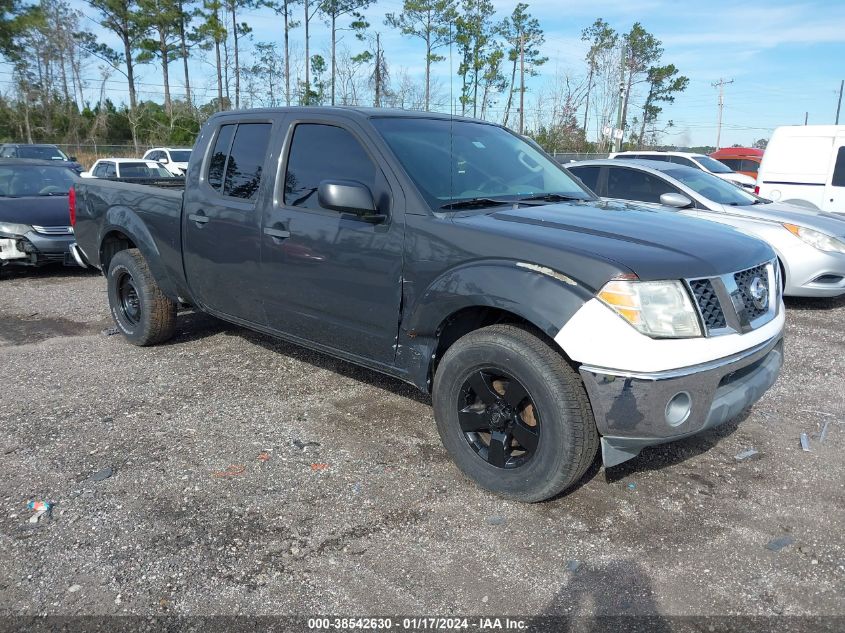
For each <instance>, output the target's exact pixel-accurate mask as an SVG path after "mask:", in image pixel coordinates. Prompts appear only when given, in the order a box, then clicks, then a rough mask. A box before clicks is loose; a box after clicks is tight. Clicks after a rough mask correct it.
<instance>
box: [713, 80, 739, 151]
mask: <svg viewBox="0 0 845 633" xmlns="http://www.w3.org/2000/svg"><path fill="white" fill-rule="evenodd" d="M733 82H734V80H733V79H731V80H730V81H725V80H724V79H722V78H719V81H717V82H716V83H714V84H713V87H714V88H718V89H719V127H718V128H717V129H716V149H719V148H720V147H722V145H721V143H722V108H724V107H725V86H727V85H728V84H732V83H733Z"/></svg>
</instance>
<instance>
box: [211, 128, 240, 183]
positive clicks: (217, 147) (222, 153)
mask: <svg viewBox="0 0 845 633" xmlns="http://www.w3.org/2000/svg"><path fill="white" fill-rule="evenodd" d="M236 127H237V126H236V125H223V126H221V127H220V130H219V131H218V132H217V139H216V140H215V141H214V149H213V150H211V159H210V160H209V161H208V173H207V174H206V177H205V180H206V182H208V184H209V185H210V186H211V187H212V188H213V189H216V190H217V191H220V189H221V188H222V187H223V170H224V169H225V167H226V158H227V157H228V156H229V147H230V146H231V145H232V137H233V136H234V135H235V128H236Z"/></svg>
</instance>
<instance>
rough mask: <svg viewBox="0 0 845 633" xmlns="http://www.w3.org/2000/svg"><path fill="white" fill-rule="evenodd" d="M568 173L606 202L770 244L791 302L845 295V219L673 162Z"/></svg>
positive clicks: (577, 166) (606, 165)
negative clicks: (729, 229) (726, 228)
mask: <svg viewBox="0 0 845 633" xmlns="http://www.w3.org/2000/svg"><path fill="white" fill-rule="evenodd" d="M566 168H567V169H568V170H569V171H570V172H572V173H573V174H574V175H575V176H577V177H578V178H580V179H581V181H582V182H583V183H584V184H585V185H586V186H587V187H588V188H590V189H592V190H593V191H595V192H596V194H598V195H599V196H601V197H603V198H610V199H613V200H624V201H635V202H638V203H645V204H647V205H654V206H658V207H662V208H663V207H674V208H676V209H678V210H679V211H680V212H681V213H683V214H685V215H691V216H695V217H698V218H703V219H706V220H711V221H714V222H719V223H721V224H727V225H730V226H733V227H735V228H736V229H738V230H740V231H742V232H744V233H747V234H749V235H753V236H754V237H758V238H760V239H762V240H765V241H767V242H768V243H769V244H771V246H772V248H774V249H775V252H776V253H777V255H778V259H779V260H780V265H781V270H782V278H783V283H784V294H785V295H789V296H797V297H835V296H839V295H842V294H845V216H839V215H836V214H832V213H825V212H823V211H818V210H813V209H809V208H804V207H801V206H797V205H794V204H787V203H782V202H772V201H771V200H766V199H764V198H760V197H758V196H755V195H754V194H752V193H749V192H746V191H744V190H742V189H740V188H739V187H737V186H735V185H732V184H730V183H728V182H726V181H724V180H722V179H721V178H717V177H716V176H713V175H711V174H708V173H707V172H704V171H701V170H700V169H693V168H691V167H684V166H682V165H673V164H671V163H665V162H657V161H650V160H631V161H627V160H626V161H624V162H623V161H619V160H590V161H582V162H578V163H569V164H567V165H566Z"/></svg>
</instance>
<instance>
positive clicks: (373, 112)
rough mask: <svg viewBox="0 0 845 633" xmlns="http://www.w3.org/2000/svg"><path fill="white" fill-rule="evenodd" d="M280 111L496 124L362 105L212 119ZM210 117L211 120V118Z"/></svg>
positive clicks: (237, 112)
mask: <svg viewBox="0 0 845 633" xmlns="http://www.w3.org/2000/svg"><path fill="white" fill-rule="evenodd" d="M280 113H296V114H299V115H309V114H311V115H318V116H325V115H327V114H339V115H347V116H348V115H350V114H352V115H354V116H358V117H360V118H363V119H370V118H377V117H379V118H380V117H393V118H405V119H442V120H444V121H449V120H452V121H468V122H472V123H485V124H487V125H496V126H498V124H497V123H491V122H490V121H482V120H480V119H473V118H472V117H466V116H458V115H451V114H443V113H440V112H426V111H424V110H403V109H401V108H375V107H360V106H289V107H280V108H253V109H249V110H227V111H225V112H217V113H216V114H214V115H213V116H212V117H211V119H215V118H218V117H223V118H228V117H238V116H242V115H244V114H280ZM211 119H210V120H211Z"/></svg>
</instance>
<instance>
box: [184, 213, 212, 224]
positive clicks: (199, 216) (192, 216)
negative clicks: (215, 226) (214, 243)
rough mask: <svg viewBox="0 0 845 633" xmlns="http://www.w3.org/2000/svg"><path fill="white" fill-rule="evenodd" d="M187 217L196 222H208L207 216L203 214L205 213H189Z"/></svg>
mask: <svg viewBox="0 0 845 633" xmlns="http://www.w3.org/2000/svg"><path fill="white" fill-rule="evenodd" d="M188 219H189V220H190V221H191V222H196V223H197V224H205V223H206V222H208V216H207V215H205V214H199V213H191V214H189V215H188Z"/></svg>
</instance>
